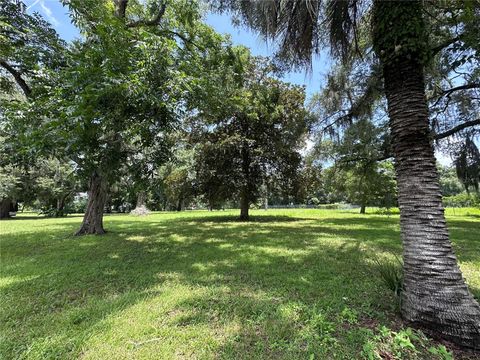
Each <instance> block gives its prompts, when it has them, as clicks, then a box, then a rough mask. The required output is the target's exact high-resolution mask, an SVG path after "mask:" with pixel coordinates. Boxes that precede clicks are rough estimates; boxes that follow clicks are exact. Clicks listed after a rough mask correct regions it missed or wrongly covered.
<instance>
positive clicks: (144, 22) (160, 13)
mask: <svg viewBox="0 0 480 360" xmlns="http://www.w3.org/2000/svg"><path fill="white" fill-rule="evenodd" d="M166 8H167V4H166V3H164V2H163V1H160V9H159V10H158V13H157V15H156V16H155V17H154V18H153V19H151V20H145V19H142V20H137V21H133V22H131V23H128V24H127V27H129V28H133V27H138V26H155V25H158V24H159V23H160V21H162V18H163V15H164V14H165V9H166Z"/></svg>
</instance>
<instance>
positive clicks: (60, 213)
mask: <svg viewBox="0 0 480 360" xmlns="http://www.w3.org/2000/svg"><path fill="white" fill-rule="evenodd" d="M67 196H68V195H67ZM67 196H62V197H60V198H58V199H57V213H56V214H55V216H57V217H60V216H63V215H64V209H65V199H66V197H67Z"/></svg>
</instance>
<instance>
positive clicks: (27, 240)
mask: <svg viewBox="0 0 480 360" xmlns="http://www.w3.org/2000/svg"><path fill="white" fill-rule="evenodd" d="M479 214H480V211H478V210H474V209H471V210H461V209H456V212H455V214H451V213H450V211H447V215H448V223H449V227H450V229H451V233H452V239H453V242H454V246H455V250H456V252H457V255H458V258H459V261H460V263H461V267H462V270H463V272H464V276H465V277H466V279H467V281H468V283H469V286H470V287H471V289H472V291H473V293H474V295H475V296H476V297H477V298H480V275H479V274H480V237H479V236H478V230H479V228H480V219H479V217H478V216H479ZM236 216H237V212H236V211H226V212H211V213H209V212H205V211H195V212H182V213H158V214H152V215H150V216H147V217H142V218H136V217H133V216H129V215H112V216H107V217H106V220H105V226H106V229H107V230H108V233H107V234H106V235H104V236H100V237H99V236H85V237H74V236H72V234H73V233H74V231H75V230H76V228H77V227H78V226H79V223H80V221H81V219H80V218H78V217H69V218H64V219H43V218H37V219H34V218H28V219H22V217H21V216H20V217H19V218H17V219H14V220H10V221H4V222H2V223H0V236H1V238H0V241H1V279H0V292H1V299H0V301H1V309H0V321H1V329H2V331H1V339H0V351H1V352H0V354H1V357H2V358H5V359H15V358H26V359H49V358H59V359H66V358H82V359H133V358H138V359H154V358H155V359H159V358H164V359H172V358H180V359H193V358H201V359H204V358H206V359H210V358H221V359H254V358H258V359H273V358H276V359H277V358H280V359H326V358H329V359H331V358H342V359H351V358H361V357H362V352H363V353H364V354H363V355H364V356H367V354H366V353H365V347H366V344H367V345H368V344H371V343H372V341H375V339H376V337H378V329H379V328H381V326H386V327H390V328H393V327H395V326H397V327H398V324H397V325H396V324H395V323H396V322H397V320H396V318H395V305H396V302H395V299H394V298H393V295H392V294H390V293H389V292H388V290H386V289H385V288H384V287H383V285H382V281H381V279H378V276H377V275H376V272H375V269H374V265H373V262H372V259H373V258H374V257H377V256H391V254H392V253H393V254H398V255H400V254H401V243H400V235H399V228H398V215H391V216H386V215H379V214H375V213H371V214H367V215H366V216H361V215H359V214H356V213H353V212H349V211H336V210H269V211H266V212H265V211H262V210H259V211H254V212H253V218H252V221H251V222H248V223H242V222H238V221H237V220H236ZM377 340H378V339H377ZM428 346H429V345H428V341H427V346H426V348H428ZM409 354H410V355H411V357H412V358H427V357H430V358H440V357H436V355H434V354H431V353H429V352H422V351H420V352H418V353H415V352H414V351H412V352H411V353H409ZM410 355H409V356H410Z"/></svg>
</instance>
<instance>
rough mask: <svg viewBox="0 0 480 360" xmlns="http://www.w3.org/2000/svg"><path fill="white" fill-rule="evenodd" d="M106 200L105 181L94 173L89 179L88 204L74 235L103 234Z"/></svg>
mask: <svg viewBox="0 0 480 360" xmlns="http://www.w3.org/2000/svg"><path fill="white" fill-rule="evenodd" d="M106 200H107V186H106V181H105V179H104V178H103V177H102V176H101V175H100V174H99V173H98V172H97V171H95V172H94V173H93V174H92V176H91V177H90V187H89V190H88V203H87V209H86V210H85V215H84V217H83V222H82V226H81V227H80V229H79V230H78V231H77V233H76V234H75V235H88V234H97V235H101V234H105V230H104V229H103V210H104V207H105V201H106Z"/></svg>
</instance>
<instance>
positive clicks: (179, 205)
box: [177, 197, 183, 211]
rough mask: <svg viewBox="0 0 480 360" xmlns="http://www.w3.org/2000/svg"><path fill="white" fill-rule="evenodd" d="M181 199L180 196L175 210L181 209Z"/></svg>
mask: <svg viewBox="0 0 480 360" xmlns="http://www.w3.org/2000/svg"><path fill="white" fill-rule="evenodd" d="M182 203H183V199H182V198H181V197H180V198H179V199H178V202H177V211H182Z"/></svg>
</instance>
